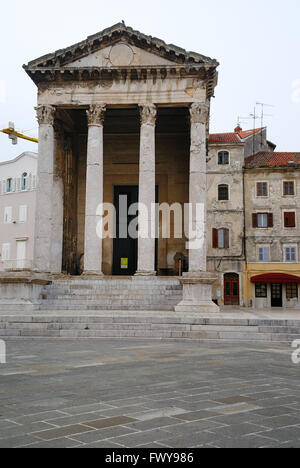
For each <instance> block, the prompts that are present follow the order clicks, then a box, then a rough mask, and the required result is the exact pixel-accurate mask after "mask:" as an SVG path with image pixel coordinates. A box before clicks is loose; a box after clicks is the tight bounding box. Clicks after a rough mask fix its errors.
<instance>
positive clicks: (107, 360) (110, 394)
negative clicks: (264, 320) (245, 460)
mask: <svg viewBox="0 0 300 468" xmlns="http://www.w3.org/2000/svg"><path fill="white" fill-rule="evenodd" d="M299 338H300V337H299ZM292 351H293V350H292V348H289V347H288V345H278V344H274V345H272V344H267V345H266V344H251V346H249V345H248V344H244V345H243V343H239V344H236V343H201V342H198V343H186V342H185V343H182V342H181V343H174V342H172V343H170V342H164V341H161V342H157V341H151V340H150V341H149V340H142V339H141V340H136V341H134V343H133V342H132V341H131V340H125V339H124V340H107V341H102V340H100V341H98V340H84V341H77V340H71V341H64V340H61V341H59V342H58V341H55V340H51V339H46V340H44V341H18V340H15V341H14V340H11V341H8V342H7V364H5V365H0V378H1V388H0V448H4V447H7V448H8V447H12V448H19V447H31V448H56V447H57V448H73V447H74V448H75V447H79V448H100V447H104V448H120V447H121V448H124V447H126V448H131V447H147V448H166V447H170V448H173V447H174V448H182V447H186V448H195V447H203V448H211V447H220V448H223V447H224V448H227V447H228V448H229V447H230V448H231V447H242V448H250V447H299V445H300V381H299V372H300V365H295V364H293V363H292V360H291V353H292ZM93 362H94V363H97V362H98V363H99V362H101V364H102V365H101V366H95V367H91V366H90V364H91V363H93Z"/></svg>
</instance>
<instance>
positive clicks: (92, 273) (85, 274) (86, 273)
mask: <svg viewBox="0 0 300 468" xmlns="http://www.w3.org/2000/svg"><path fill="white" fill-rule="evenodd" d="M81 276H82V277H86V278H89V277H91V276H96V277H100V278H103V276H104V273H102V271H84V272H83V273H82V275H81Z"/></svg>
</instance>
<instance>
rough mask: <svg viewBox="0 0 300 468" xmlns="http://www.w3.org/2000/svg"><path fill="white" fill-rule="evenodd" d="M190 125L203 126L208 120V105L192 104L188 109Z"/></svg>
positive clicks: (203, 103) (202, 103) (201, 103)
mask: <svg viewBox="0 0 300 468" xmlns="http://www.w3.org/2000/svg"><path fill="white" fill-rule="evenodd" d="M190 115H191V123H192V124H196V123H200V124H203V125H205V124H206V123H207V121H208V118H209V105H208V104H206V103H205V102H193V104H191V107H190Z"/></svg>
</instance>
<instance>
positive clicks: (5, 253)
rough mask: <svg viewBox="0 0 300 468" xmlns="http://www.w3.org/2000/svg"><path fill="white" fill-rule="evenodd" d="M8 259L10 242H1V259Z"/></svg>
mask: <svg viewBox="0 0 300 468" xmlns="http://www.w3.org/2000/svg"><path fill="white" fill-rule="evenodd" d="M9 259H10V244H2V261H3V262H5V261H7V260H9Z"/></svg>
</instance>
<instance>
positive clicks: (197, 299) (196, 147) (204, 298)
mask: <svg viewBox="0 0 300 468" xmlns="http://www.w3.org/2000/svg"><path fill="white" fill-rule="evenodd" d="M190 114H191V150H190V200H189V206H190V214H189V242H188V250H189V272H188V273H186V274H185V275H184V276H183V278H182V279H181V283H182V285H183V300H182V301H181V302H180V303H179V304H178V305H177V306H176V307H175V311H176V312H203V313H210V312H213V313H214V312H218V311H219V307H218V306H217V305H216V304H214V303H213V302H212V284H213V283H214V282H215V280H216V276H215V275H214V274H212V273H209V272H207V271H206V268H207V260H206V255H207V253H206V155H207V147H206V137H207V128H208V122H209V105H208V104H206V103H198V102H197V103H193V104H192V105H191V107H190Z"/></svg>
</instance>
